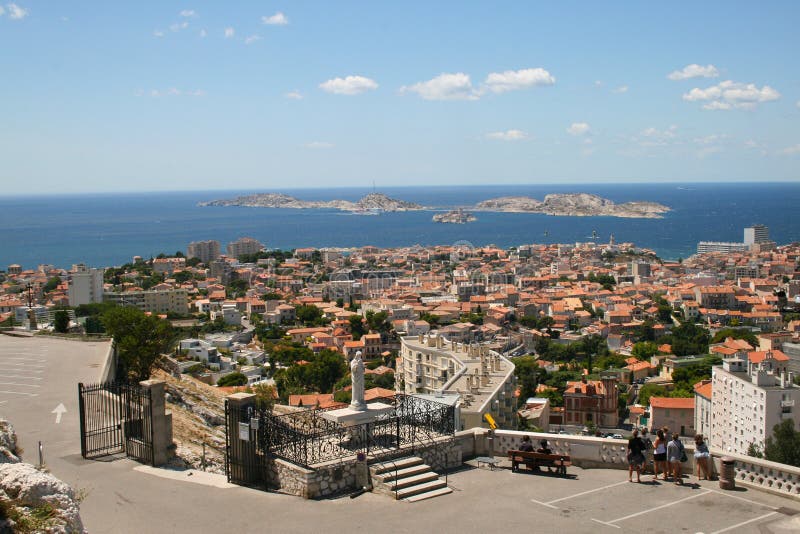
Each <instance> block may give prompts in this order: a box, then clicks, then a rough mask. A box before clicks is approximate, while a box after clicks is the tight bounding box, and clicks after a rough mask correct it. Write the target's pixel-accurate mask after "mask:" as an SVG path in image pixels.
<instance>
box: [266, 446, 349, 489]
mask: <svg viewBox="0 0 800 534" xmlns="http://www.w3.org/2000/svg"><path fill="white" fill-rule="evenodd" d="M267 477H268V478H267V480H268V484H269V486H270V488H271V489H277V490H280V491H283V492H285V493H289V494H291V495H297V496H298V497H303V498H304V499H318V498H324V497H331V496H334V495H339V494H342V493H349V492H351V491H354V490H356V489H357V487H356V458H355V456H354V457H352V458H347V459H345V460H343V461H342V462H335V463H330V464H326V465H322V466H319V467H317V468H315V469H313V470H311V469H305V468H303V467H300V466H298V465H294V464H292V463H289V462H287V461H285V460H281V459H272V460H268V462H267Z"/></svg>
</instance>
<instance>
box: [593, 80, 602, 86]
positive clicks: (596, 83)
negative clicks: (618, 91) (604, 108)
mask: <svg viewBox="0 0 800 534" xmlns="http://www.w3.org/2000/svg"><path fill="white" fill-rule="evenodd" d="M594 86H595V87H603V80H595V81H594Z"/></svg>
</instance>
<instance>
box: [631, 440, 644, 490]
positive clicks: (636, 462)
mask: <svg viewBox="0 0 800 534" xmlns="http://www.w3.org/2000/svg"><path fill="white" fill-rule="evenodd" d="M642 447H644V443H643V442H642V440H641V439H640V438H639V429H637V428H634V429H633V435H632V436H631V438H630V439H629V440H628V482H633V470H634V469H636V482H641V481H642V464H643V463H644V454H643V453H642Z"/></svg>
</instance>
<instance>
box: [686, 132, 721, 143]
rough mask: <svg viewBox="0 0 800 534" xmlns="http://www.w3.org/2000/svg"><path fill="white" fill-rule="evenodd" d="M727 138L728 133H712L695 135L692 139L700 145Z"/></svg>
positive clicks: (719, 141) (718, 141)
mask: <svg viewBox="0 0 800 534" xmlns="http://www.w3.org/2000/svg"><path fill="white" fill-rule="evenodd" d="M727 139H728V136H727V135H726V134H711V135H706V136H703V137H695V138H694V139H693V140H692V141H694V142H695V143H697V144H698V145H713V144H715V143H721V142H723V141H726V140H727Z"/></svg>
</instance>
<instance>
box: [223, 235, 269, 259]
mask: <svg viewBox="0 0 800 534" xmlns="http://www.w3.org/2000/svg"><path fill="white" fill-rule="evenodd" d="M261 250H264V245H262V244H261V242H259V241H258V240H257V239H253V238H252V237H240V238H239V239H237V240H236V241H231V242H230V243H228V247H227V252H228V256H229V257H231V258H238V257H239V256H242V255H244V254H256V253H257V252H260V251H261Z"/></svg>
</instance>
